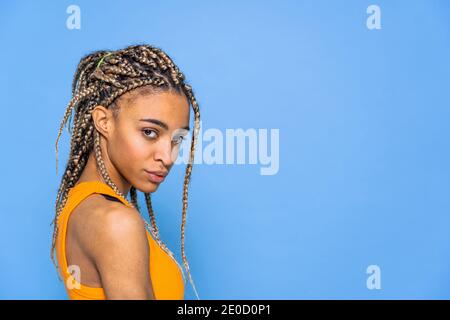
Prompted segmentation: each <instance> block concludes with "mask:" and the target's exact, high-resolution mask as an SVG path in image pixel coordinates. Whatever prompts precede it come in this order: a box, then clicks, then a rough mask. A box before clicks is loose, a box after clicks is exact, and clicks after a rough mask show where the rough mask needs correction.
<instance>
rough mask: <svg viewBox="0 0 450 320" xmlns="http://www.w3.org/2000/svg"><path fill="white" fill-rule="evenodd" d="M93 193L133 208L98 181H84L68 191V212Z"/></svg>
mask: <svg viewBox="0 0 450 320" xmlns="http://www.w3.org/2000/svg"><path fill="white" fill-rule="evenodd" d="M93 193H99V194H105V195H108V196H110V197H114V198H116V199H118V200H119V201H120V202H122V203H123V204H124V205H126V206H127V207H133V205H132V204H131V203H130V202H129V201H128V200H127V199H125V198H123V197H122V196H120V195H118V194H117V193H116V192H115V191H114V190H113V189H112V188H111V187H110V186H109V185H107V184H106V183H103V182H100V181H84V182H80V183H78V184H76V185H75V186H74V187H72V188H71V189H70V191H69V194H68V196H69V199H70V200H71V201H70V204H68V208H67V209H68V210H69V211H72V209H73V208H75V207H76V206H77V205H78V204H79V203H80V202H81V201H83V200H84V199H86V198H87V197H88V196H90V195H91V194H93Z"/></svg>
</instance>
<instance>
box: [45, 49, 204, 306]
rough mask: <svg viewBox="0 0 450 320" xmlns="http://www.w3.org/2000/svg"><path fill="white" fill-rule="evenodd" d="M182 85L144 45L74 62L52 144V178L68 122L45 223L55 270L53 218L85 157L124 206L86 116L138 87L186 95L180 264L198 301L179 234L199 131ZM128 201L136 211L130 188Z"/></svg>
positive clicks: (170, 66)
mask: <svg viewBox="0 0 450 320" xmlns="http://www.w3.org/2000/svg"><path fill="white" fill-rule="evenodd" d="M184 80H185V77H184V75H183V73H182V72H180V70H179V69H178V67H177V66H176V65H175V64H174V63H173V61H172V60H171V59H170V58H169V56H168V55H167V54H166V53H164V52H163V51H162V50H161V49H159V48H156V47H153V46H149V45H135V46H129V47H127V48H125V49H122V50H117V51H112V52H109V51H96V52H93V53H91V54H89V55H87V56H85V57H83V58H82V59H81V60H80V62H79V64H78V66H77V70H76V72H75V75H74V78H73V82H72V99H71V101H70V102H69V104H68V106H67V108H66V111H65V113H64V116H63V120H62V122H61V124H60V129H59V132H58V136H57V139H56V144H55V149H56V172H58V142H59V139H60V137H61V134H62V132H63V129H64V126H65V124H66V122H67V121H68V120H69V126H68V130H69V133H70V134H71V136H72V138H71V144H70V153H69V159H68V162H67V165H66V168H65V170H64V174H63V176H62V177H61V183H60V186H59V188H58V192H57V196H56V202H55V217H54V219H53V221H52V223H51V224H54V230H53V237H52V247H51V254H50V255H51V258H52V260H53V262H54V264H55V266H56V268H57V269H58V265H57V263H56V261H55V259H54V250H55V246H56V239H57V236H58V231H59V230H58V223H57V222H58V217H59V215H60V214H61V212H62V210H63V209H64V206H65V205H66V203H67V199H68V194H69V191H70V189H71V188H72V187H73V186H75V184H76V183H77V181H78V180H79V178H80V176H81V174H82V172H83V170H84V168H85V166H86V163H87V161H88V158H89V155H90V154H91V153H94V156H95V160H96V165H97V168H98V171H99V172H100V174H101V177H102V178H103V180H104V182H105V183H106V184H107V185H108V186H110V187H111V189H113V190H114V192H116V193H117V194H118V195H119V196H121V197H122V198H124V199H125V200H126V196H125V195H123V194H122V193H121V192H120V190H119V189H118V187H117V186H116V185H115V184H114V182H113V181H112V180H111V178H110V176H109V174H108V172H107V170H106V166H105V164H104V162H103V157H102V153H101V148H100V133H99V132H98V131H97V130H96V128H95V126H94V123H93V120H92V116H91V112H92V110H93V109H94V107H95V106H96V105H103V106H105V107H107V108H110V109H113V111H115V110H116V109H117V105H116V100H117V99H118V98H119V97H120V96H121V95H123V94H124V93H126V92H129V91H131V90H134V89H137V88H139V87H144V86H151V87H152V88H153V89H158V90H165V91H170V90H174V91H176V92H178V93H184V94H185V95H186V97H187V98H188V99H189V102H190V104H191V105H192V108H193V110H194V116H195V125H194V134H193V136H192V141H191V149H190V152H191V154H190V159H189V163H188V164H187V167H186V175H185V178H184V184H183V200H182V201H183V207H182V224H181V252H182V260H183V264H184V266H185V269H186V271H187V272H188V275H189V279H190V281H191V284H192V286H193V288H194V291H195V294H196V295H197V298H198V299H199V297H198V294H197V290H196V288H195V285H194V283H193V281H192V277H191V275H190V271H189V265H188V262H187V259H186V255H185V247H184V239H185V235H184V234H185V224H186V215H187V203H188V201H187V198H188V186H189V181H190V176H191V172H192V164H193V159H194V151H195V144H196V140H197V135H198V132H199V126H200V124H199V121H200V112H199V107H198V104H197V102H196V100H195V98H194V94H193V92H192V88H191V87H190V86H189V85H188V84H186V83H185V81H184ZM72 113H73V114H74V116H73V117H74V124H73V127H72V130H71V123H70V122H71V120H72ZM144 195H145V201H146V204H147V210H148V213H149V217H150V222H151V224H152V226H151V227H150V226H149V225H148V223H147V222H146V221H145V219H144V222H145V224H146V226H147V228H148V229H149V231H150V232H151V233H152V234H153V236H154V237H155V240H156V241H157V242H158V244H159V245H160V246H161V248H162V249H163V250H164V251H165V252H167V253H168V254H169V255H170V256H171V257H172V258H173V260H174V261H175V262H177V261H176V259H175V258H174V257H173V254H172V252H171V251H170V250H169V249H168V248H167V246H166V245H165V244H164V243H163V242H162V241H161V239H160V237H159V232H158V227H157V224H156V219H155V215H154V211H153V208H152V205H151V197H150V194H148V193H144ZM130 198H131V204H130V205H131V206H132V207H134V208H135V209H136V210H138V211H140V210H139V206H138V200H137V193H136V189H135V188H134V187H131V188H130ZM177 264H178V262H177ZM180 270H181V271H182V274H183V278H184V273H183V269H182V268H181V267H180ZM58 276H59V273H58Z"/></svg>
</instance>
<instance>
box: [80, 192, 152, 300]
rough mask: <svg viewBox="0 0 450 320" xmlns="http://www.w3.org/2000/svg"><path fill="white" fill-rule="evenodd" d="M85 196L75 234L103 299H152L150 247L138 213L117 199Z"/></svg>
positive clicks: (142, 221)
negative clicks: (89, 262)
mask: <svg viewBox="0 0 450 320" xmlns="http://www.w3.org/2000/svg"><path fill="white" fill-rule="evenodd" d="M86 200H88V201H86V203H85V205H84V206H83V207H82V208H80V209H81V210H80V212H79V214H78V216H77V221H76V225H77V226H78V228H77V229H78V236H79V239H80V243H82V246H83V251H84V252H85V253H86V254H87V255H88V256H89V258H90V259H91V261H92V262H93V264H94V265H95V268H96V270H97V271H98V273H99V276H100V281H101V285H102V287H103V289H104V290H105V295H106V297H107V299H124V298H130V299H153V298H154V293H153V288H152V285H151V281H150V273H149V264H150V262H149V260H150V248H149V245H148V239H147V235H146V231H145V230H146V229H145V224H144V220H143V219H142V218H141V215H140V213H139V212H138V211H137V210H136V209H134V208H129V207H127V206H125V205H124V204H122V203H120V202H113V201H109V200H107V199H102V198H99V197H95V196H94V197H91V199H86Z"/></svg>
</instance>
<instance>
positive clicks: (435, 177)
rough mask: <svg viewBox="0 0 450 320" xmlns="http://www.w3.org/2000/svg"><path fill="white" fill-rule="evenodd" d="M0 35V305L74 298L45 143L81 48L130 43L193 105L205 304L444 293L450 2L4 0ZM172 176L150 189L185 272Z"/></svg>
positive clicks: (449, 256) (191, 252) (194, 236)
mask: <svg viewBox="0 0 450 320" xmlns="http://www.w3.org/2000/svg"><path fill="white" fill-rule="evenodd" d="M0 40H1V50H0V67H1V72H0V97H1V99H0V108H1V116H0V136H1V138H2V143H1V145H2V149H1V157H0V164H1V165H0V168H1V169H0V170H1V177H2V184H1V187H0V188H1V193H2V195H3V198H2V201H1V204H0V208H1V209H0V212H1V223H0V250H1V251H0V298H1V299H67V296H66V292H65V290H64V286H63V283H62V282H60V281H59V280H58V277H57V274H56V270H55V269H54V266H53V264H52V261H51V259H50V245H51V235H52V231H53V229H52V227H51V226H50V223H51V221H52V218H53V216H54V201H55V197H56V191H57V188H58V186H59V182H60V177H61V174H62V172H61V170H62V168H63V167H64V165H65V161H66V160H67V156H68V151H69V142H70V140H69V139H70V137H69V133H68V131H67V129H65V130H64V134H63V137H62V140H61V141H60V151H59V163H60V165H59V168H60V170H59V172H58V173H57V174H56V172H55V141H56V136H57V133H58V130H59V125H60V122H61V119H62V117H63V114H64V111H65V108H66V106H67V103H68V102H69V100H70V98H71V87H70V86H71V81H72V77H73V74H74V71H75V68H76V66H77V64H78V62H79V60H80V58H81V57H82V56H83V55H85V54H87V53H89V52H91V51H94V50H99V49H113V50H115V49H120V48H123V47H125V46H128V45H130V44H135V43H148V44H151V45H155V46H157V47H160V48H162V49H163V50H165V51H166V52H167V53H168V54H169V55H170V56H171V57H172V58H173V60H174V61H175V63H176V64H177V65H178V66H179V67H180V69H181V70H182V72H183V73H184V74H185V75H186V78H187V81H188V83H190V84H191V85H192V87H193V89H194V92H195V94H196V98H197V100H198V102H199V105H200V110H201V118H202V136H201V137H202V140H203V141H202V143H203V145H202V148H203V149H200V158H199V161H198V163H196V164H195V165H194V168H193V173H192V180H191V185H190V189H189V190H190V191H189V192H190V193H189V208H188V215H187V224H186V255H187V258H188V261H189V265H190V269H191V272H192V276H193V279H194V282H195V285H196V288H197V290H198V293H199V296H200V298H201V299H352V298H356V299H403V298H414V299H415V298H424V299H437V298H447V299H448V298H450V232H449V226H450V214H449V213H450V184H449V181H450V169H449V164H450V146H449V137H450V126H449V125H448V122H449V118H450V90H449V83H450V64H449V57H450V2H449V1H447V0H430V1H425V0H417V1H400V0H395V1H390V0H389V1H388V0H373V1H366V0H352V1H323V0H322V1H317V0H314V1H313V0H308V1H220V2H219V1H143V0H142V1H81V0H80V1H2V3H1V4H0ZM191 123H192V122H191ZM233 133H235V134H237V135H240V137H241V138H242V135H244V140H241V144H238V143H236V144H235V145H234V146H233V144H232V142H233V139H234V138H233ZM237 140H238V138H237V137H236V141H237ZM242 141H244V142H243V143H242ZM213 142H214V145H213V146H212V143H213ZM230 146H231V147H230ZM234 148H235V149H234ZM211 149H215V151H214V154H213V153H212V152H211ZM184 168H185V165H184V164H182V163H181V164H180V165H176V166H174V168H173V172H172V173H171V175H170V176H169V177H168V179H167V180H166V182H165V183H164V184H163V185H161V187H160V188H159V190H158V191H157V192H156V193H155V194H154V195H153V199H154V200H153V201H154V209H155V212H156V217H157V223H158V226H159V228H160V234H161V237H162V239H163V240H164V241H165V243H166V244H167V245H168V246H169V248H171V250H172V251H173V252H174V254H175V257H176V258H177V259H178V261H179V262H180V263H181V252H180V249H179V248H180V225H181V208H182V206H181V204H182V202H181V199H182V184H183V176H184ZM139 201H140V203H141V204H142V206H141V207H144V206H143V197H142V195H140V199H139ZM185 298H186V299H195V295H194V292H193V290H192V287H191V286H190V284H189V282H188V283H187V284H186V292H185Z"/></svg>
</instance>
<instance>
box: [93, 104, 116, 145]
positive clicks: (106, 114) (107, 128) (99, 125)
mask: <svg viewBox="0 0 450 320" xmlns="http://www.w3.org/2000/svg"><path fill="white" fill-rule="evenodd" d="M92 121H93V122H94V126H95V128H96V129H97V130H98V132H100V133H101V134H102V135H103V136H104V137H106V138H107V137H108V136H109V135H110V134H111V128H112V125H111V121H112V114H111V111H110V110H108V109H107V108H105V107H104V106H101V105H98V106H95V108H94V109H93V110H92Z"/></svg>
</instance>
